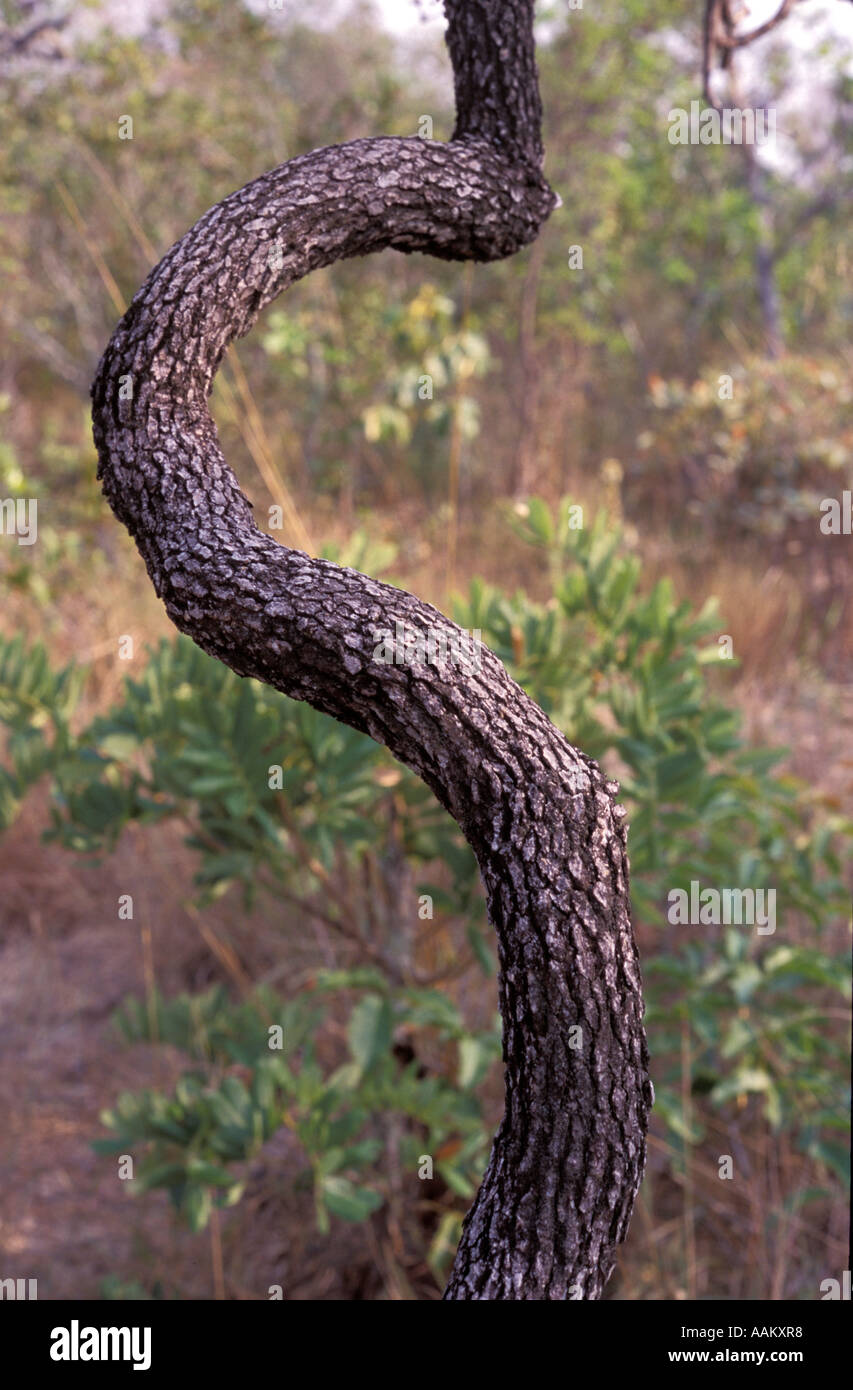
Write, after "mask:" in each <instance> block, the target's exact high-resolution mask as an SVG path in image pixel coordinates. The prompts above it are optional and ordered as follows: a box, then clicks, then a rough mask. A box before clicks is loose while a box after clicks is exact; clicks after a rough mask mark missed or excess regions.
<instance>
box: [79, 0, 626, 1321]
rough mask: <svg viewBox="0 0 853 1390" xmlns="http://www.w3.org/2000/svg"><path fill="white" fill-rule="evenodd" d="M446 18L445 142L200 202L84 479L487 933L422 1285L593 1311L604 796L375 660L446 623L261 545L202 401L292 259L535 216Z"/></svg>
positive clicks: (289, 171)
mask: <svg viewBox="0 0 853 1390" xmlns="http://www.w3.org/2000/svg"><path fill="white" fill-rule="evenodd" d="M446 10H447V17H448V23H449V29H448V36H447V41H448V47H449V50H450V54H451V58H452V60H453V65H454V72H455V76H456V91H457V103H458V107H457V109H458V123H457V127H456V130H455V132H454V135H453V138H452V139H451V140H450V141H449V142H448V143H446V144H440V143H437V142H433V141H427V140H421V139H417V138H414V139H386V138H378V139H373V140H357V141H354V142H352V143H350V144H346V145H340V146H334V147H331V148H327V149H322V150H316V151H314V152H313V153H312V154H306V155H302V156H300V157H298V158H296V159H291V160H289V161H288V162H287V163H286V164H283V165H281V167H280V168H278V169H275V170H273V171H272V172H271V173H268V174H265V175H263V176H262V177H261V178H259V179H256V180H255V181H254V182H252V183H250V184H248V185H247V186H246V187H245V188H242V189H240V190H239V192H236V193H233V194H231V196H230V197H228V198H225V199H224V200H223V201H222V202H221V203H219V204H217V206H216V207H214V208H212V209H211V210H210V211H209V212H207V213H206V214H205V215H204V217H202V218H201V220H200V221H199V222H198V223H197V224H196V225H195V226H194V227H193V228H192V229H191V231H189V232H187V234H186V236H184V237H183V238H182V239H181V240H180V241H179V242H178V243H177V244H176V245H175V246H174V247H172V249H171V251H169V252H168V254H167V255H166V256H165V257H164V259H163V260H162V261H161V262H160V264H159V265H158V266H157V267H156V268H155V269H154V270H153V271H152V272H151V274H150V275H149V277H148V279H147V281H146V282H145V284H144V285H143V287H142V289H141V290H140V291H139V293H138V294H137V295H136V297H135V299H134V300H133V303H132V304H131V306H130V308H129V310H128V312H127V313H126V315H125V317H124V318H123V320H122V321H121V323H120V324H119V326H118V328H117V329H116V332H115V335H114V336H113V338H112V340H111V342H110V344H109V346H108V348H107V350H106V352H105V354H104V357H103V359H102V361H101V364H100V366H99V369H98V373H97V376H96V379H95V382H94V385H93V388H92V395H93V401H94V409H93V419H94V433H95V441H96V444H97V448H98V454H99V458H100V468H99V476H100V477H101V479H102V482H103V487H104V491H105V493H106V495H107V497H108V499H109V501H110V504H111V506H112V508H113V510H114V511H115V513H116V515H117V516H118V517H119V518H120V519H121V521H123V522H124V524H125V525H126V526H127V528H128V529H129V531H130V532H131V534H132V535H133V537H134V539H135V540H136V543H137V545H138V547H139V550H140V552H141V554H142V556H143V558H144V560H145V564H146V566H147V568H148V573H149V575H150V576H151V579H152V581H153V583H154V586H155V588H156V590H157V592H158V594H159V595H160V596H161V597H162V599H163V601H164V603H165V605H166V609H167V611H168V613H169V615H170V617H171V618H172V620H173V621H174V623H175V624H176V626H177V627H179V628H180V629H181V631H183V632H186V633H188V634H189V635H190V636H191V637H192V638H194V640H195V641H196V642H197V643H198V644H199V646H201V647H203V648H204V650H205V651H207V652H210V653H212V654H213V655H214V656H217V657H219V658H220V659H221V660H222V661H224V662H226V663H227V665H229V666H230V667H232V669H233V670H235V671H237V672H238V673H239V674H240V675H244V676H254V677H256V678H257V679H259V680H262V681H266V682H268V683H269V684H270V685H272V686H275V687H276V688H277V689H279V690H282V691H284V692H285V693H286V694H288V695H290V696H293V697H294V698H296V699H300V700H307V701H308V702H309V703H310V704H312V705H314V706H315V707H316V708H317V709H319V710H322V711H324V712H325V713H327V714H330V715H333V716H334V717H335V718H336V719H340V720H342V721H343V722H345V723H347V724H350V725H352V726H353V727H354V728H356V729H360V730H362V731H364V732H365V733H368V734H370V735H371V736H372V737H373V738H375V739H377V740H379V741H380V742H381V743H384V744H386V745H387V746H388V748H390V750H391V751H392V753H394V755H395V756H396V757H397V758H399V759H400V760H401V761H402V762H404V763H406V764H407V765H408V766H409V767H411V768H413V769H414V770H415V772H417V773H418V774H419V775H420V776H421V777H422V778H423V779H424V781H425V782H426V783H427V784H428V785H429V786H430V787H431V788H432V790H433V791H434V792H435V795H436V796H437V797H438V799H439V801H440V802H441V803H442V805H443V806H445V807H446V808H447V810H448V811H449V812H450V814H451V815H452V816H454V817H455V819H456V820H457V822H458V823H459V825H460V826H461V828H462V830H463V832H464V834H465V835H466V837H467V839H468V840H469V842H470V844H471V845H472V847H473V849H474V851H475V853H476V855H477V859H478V861H479V864H480V868H481V871H482V875H483V880H484V883H485V887H486V892H487V895H488V904H489V914H490V917H491V920H492V922H493V923H494V926H495V928H496V931H497V936H498V946H499V955H500V966H501V974H500V1003H501V1010H502V1015H503V1024H504V1058H505V1063H506V1113H505V1116H504V1119H503V1122H502V1124H501V1126H500V1129H499V1131H498V1134H497V1136H496V1139H495V1142H494V1147H493V1149H492V1154H491V1158H490V1161H489V1166H488V1170H487V1172H486V1175H485V1178H484V1180H483V1184H482V1186H481V1188H480V1191H479V1193H478V1196H477V1198H476V1201H475V1202H474V1205H473V1207H472V1209H471V1211H470V1212H469V1214H468V1216H467V1218H466V1222H465V1228H464V1231H463V1235H462V1239H461V1242H460V1246H459V1250H458V1253H457V1256H456V1262H455V1264H454V1267H453V1271H452V1275H451V1279H450V1283H449V1285H448V1288H447V1292H446V1295H445V1297H447V1298H450V1299H469V1298H470V1299H563V1298H566V1297H574V1298H597V1297H599V1295H600V1293H601V1290H602V1288H603V1286H604V1284H605V1281H606V1280H607V1278H608V1276H609V1274H610V1272H611V1270H612V1267H613V1263H614V1247H615V1245H616V1243H617V1242H618V1241H620V1240H622V1239H623V1237H624V1235H625V1232H626V1228H627V1224H628V1220H629V1217H630V1212H631V1207H632V1204H633V1200H634V1196H635V1194H636V1192H637V1189H638V1187H639V1183H640V1179H641V1176H642V1169H643V1163H644V1156H645V1131H646V1117H647V1108H648V1103H649V1099H650V1089H649V1083H648V1073H647V1056H646V1044H645V1037H644V1033H643V1027H642V996H641V985H640V975H639V968H638V962H637V953H636V949H635V944H634V939H633V934H632V930H631V923H630V918H629V910H628V865H627V857H626V849H625V843H626V830H625V825H624V821H623V819H622V815H623V812H622V808H621V807H619V806H617V805H615V803H614V799H613V793H614V792H615V790H616V788H615V787H614V786H613V785H612V784H608V783H607V782H605V780H604V778H603V777H602V774H601V772H600V771H599V769H598V767H597V766H596V764H595V763H593V762H591V761H590V760H589V759H588V758H586V757H585V756H584V755H583V754H582V753H580V752H578V751H577V750H576V749H574V748H572V747H571V746H570V745H569V744H568V743H567V741H566V739H565V738H564V737H563V735H562V734H561V733H559V731H558V730H557V729H555V728H554V726H553V725H552V724H551V723H550V722H549V720H548V719H547V718H546V716H545V715H544V714H543V713H542V711H541V710H540V709H539V708H538V706H537V705H535V704H534V703H533V702H532V701H531V700H530V699H529V698H528V697H527V696H526V695H525V694H524V692H523V691H522V690H521V689H520V688H519V687H518V686H517V685H516V684H515V683H514V682H513V681H512V680H511V679H510V677H509V675H508V674H507V672H506V670H505V669H504V667H503V666H502V664H501V663H500V662H499V661H498V659H497V658H496V657H495V656H494V655H492V654H491V653H490V652H488V651H487V650H485V649H483V651H482V654H481V657H482V659H481V663H480V667H479V670H465V669H464V668H463V667H462V666H461V665H460V664H450V663H449V662H448V663H445V664H444V665H434V664H433V665H428V664H422V665H415V666H395V665H382V664H379V663H377V662H376V661H375V660H374V659H373V656H374V651H375V647H376V635H375V634H376V629H380V628H391V629H392V630H393V629H394V624H395V622H400V623H402V624H404V625H405V627H406V628H407V629H409V630H410V631H412V632H422V633H424V634H426V630H427V629H428V628H433V629H439V630H441V631H444V632H445V633H448V634H450V633H451V632H453V631H454V630H455V629H454V628H453V625H452V624H451V623H449V622H448V620H447V619H446V618H444V617H443V616H442V615H441V614H439V613H438V612H436V610H435V609H433V608H431V607H430V606H429V605H428V604H425V603H422V602H421V601H420V600H419V599H417V598H415V597H414V596H412V595H411V594H407V593H404V592H403V591H401V590H398V589H394V588H391V587H389V586H388V585H385V584H380V583H377V582H375V581H373V580H371V579H369V578H367V577H365V576H364V575H362V574H358V573H357V572H356V571H354V570H351V569H342V568H340V567H338V566H337V565H333V564H330V563H329V562H327V561H324V560H315V559H311V558H309V557H308V556H307V555H304V554H302V553H301V552H299V551H295V550H289V549H286V548H285V547H283V546H281V545H279V544H277V543H276V542H275V541H274V540H272V539H271V538H270V537H269V536H266V535H264V534H263V533H262V532H261V531H260V530H259V529H258V528H257V526H256V525H255V522H254V520H253V517H252V511H251V507H250V504H249V503H248V502H247V500H246V498H245V497H244V496H243V494H242V493H241V491H240V489H239V487H238V485H237V482H236V480H235V478H234V476H233V474H232V473H231V471H230V469H229V468H228V465H227V464H226V462H225V459H224V458H223V456H222V453H221V450H220V448H219V443H218V439H217V433H216V428H215V425H214V423H213V420H212V419H211V416H210V414H209V412H208V408H207V398H208V395H209V393H210V388H211V383H212V380H213V376H214V373H215V371H216V368H217V366H218V364H219V362H220V360H221V358H222V355H223V353H224V351H225V349H226V347H227V345H228V343H229V341H230V340H231V339H232V338H234V337H235V336H239V335H242V334H244V333H247V332H248V330H249V329H250V327H251V326H252V323H253V322H254V320H255V318H256V316H257V314H258V313H259V311H260V310H261V309H262V308H263V306H264V305H265V304H267V303H269V301H270V300H271V299H273V298H274V297H275V296H276V295H278V294H280V292H281V291H282V290H283V289H284V288H285V287H286V286H287V285H289V284H291V283H292V282H293V281H294V280H296V279H298V278H299V277H300V276H302V275H305V274H307V273H308V272H309V271H311V270H313V269H314V268H315V267H317V266H322V265H329V264H331V263H332V262H334V261H337V260H340V259H341V258H343V257H345V256H360V255H365V254H367V253H368V252H371V251H377V250H379V249H380V248H383V247H396V248H397V249H398V250H401V251H423V252H428V253H430V254H431V255H434V256H440V257H443V258H445V259H454V260H467V259H474V260H480V261H489V260H495V259H498V258H500V257H503V256H508V255H511V254H512V253H513V252H515V251H517V250H519V249H520V248H521V247H523V246H524V245H526V244H527V243H529V242H530V241H531V240H532V239H533V238H534V237H535V236H536V235H537V233H538V231H539V229H540V227H541V225H542V223H543V221H544V220H545V218H546V217H547V216H548V214H549V213H550V211H551V210H552V208H553V207H554V205H555V203H556V199H555V196H554V194H553V193H552V192H551V190H550V189H549V187H548V185H547V183H546V182H545V180H544V178H543V175H542V147H541V141H540V130H539V128H540V114H541V112H540V102H539V92H538V83H537V77H536V69H535V61H534V48H533V32H532V21H533V14H532V11H533V4H532V0H447V3H446ZM277 244H278V247H280V255H277V254H276V245H277ZM271 252H272V253H273V254H272V255H271ZM279 262H280V264H279ZM273 267H277V268H273ZM125 378H130V379H131V381H132V386H133V395H132V398H131V399H123V396H126V395H127V394H128V392H127V383H126V382H125V390H124V391H123V392H122V390H121V386H122V381H123V379H125ZM578 1028H579V1029H580V1032H579V1033H577V1032H572V1031H570V1030H573V1029H578Z"/></svg>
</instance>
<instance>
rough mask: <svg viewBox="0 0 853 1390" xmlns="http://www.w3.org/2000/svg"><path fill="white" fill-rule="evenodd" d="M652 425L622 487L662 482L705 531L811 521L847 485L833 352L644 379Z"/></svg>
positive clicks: (778, 527) (842, 393)
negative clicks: (692, 375)
mask: <svg viewBox="0 0 853 1390" xmlns="http://www.w3.org/2000/svg"><path fill="white" fill-rule="evenodd" d="M649 390H650V400H651V405H652V413H651V417H650V420H649V426H650V427H649V429H647V430H646V431H644V432H643V433H642V434H641V435H640V436H639V438H638V439H637V453H636V456H635V462H634V464H633V467H632V469H631V470H630V472H629V478H628V482H627V485H626V492H627V494H628V495H629V496H630V495H631V494H632V492H634V491H636V492H638V493H640V494H642V492H643V491H644V489H645V487H646V486H647V483H648V480H649V479H650V478H652V477H653V478H654V479H655V480H656V481H658V482H660V483H662V482H663V481H664V480H667V482H668V497H669V505H670V507H672V506H673V505H678V506H679V507H681V508H682V509H683V511H684V512H685V513H686V514H687V515H689V517H690V519H691V524H692V525H693V526H694V527H696V528H697V529H701V530H702V531H703V532H704V533H705V534H706V535H709V536H718V535H721V534H723V533H726V532H728V533H729V534H730V535H735V534H737V533H738V532H740V533H750V534H753V535H756V536H759V537H761V538H764V539H768V540H778V539H780V538H782V539H788V538H793V537H797V536H802V535H803V534H804V531H805V527H804V525H803V523H805V525H807V526H808V527H809V528H810V530H811V531H812V532H814V531H815V530H816V528H817V524H818V519H819V517H820V510H819V509H820V503H821V501H822V500H823V498H825V497H837V496H840V494H841V492H842V490H843V489H845V488H847V489H849V488H851V487H853V387H852V386H851V383H850V375H849V372H848V371H847V370H846V368H845V365H844V364H843V363H842V362H841V361H839V359H838V358H837V357H821V358H806V357H789V358H784V359H782V360H781V361H778V362H763V363H758V362H754V363H747V364H745V365H744V366H742V367H740V368H738V370H737V372H736V373H735V374H734V376H732V377H730V376H728V375H720V376H715V375H714V373H713V372H712V371H711V370H708V371H706V372H704V373H703V374H702V376H701V377H699V378H698V380H696V381H694V382H686V381H684V380H683V379H679V378H674V379H672V380H669V381H664V380H663V379H662V378H660V377H653V378H652V379H651V380H650V382H649Z"/></svg>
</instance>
